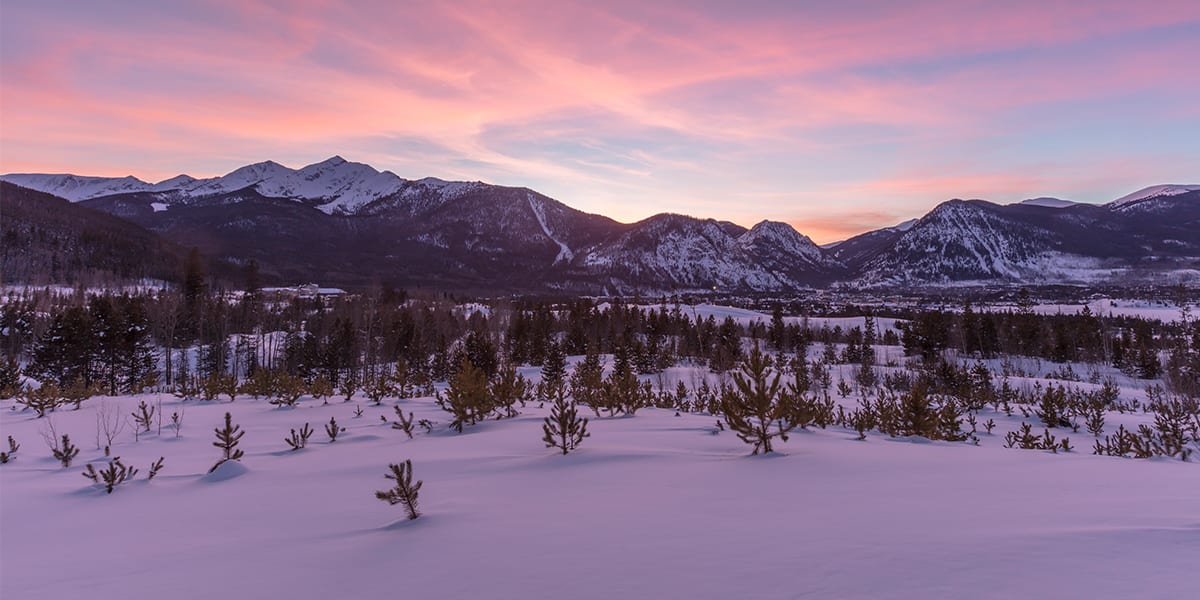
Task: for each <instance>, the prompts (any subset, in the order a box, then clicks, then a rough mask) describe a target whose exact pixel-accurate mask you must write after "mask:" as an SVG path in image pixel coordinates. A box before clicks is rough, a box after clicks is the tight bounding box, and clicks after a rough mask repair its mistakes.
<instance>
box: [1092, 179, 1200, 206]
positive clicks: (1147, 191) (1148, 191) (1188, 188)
mask: <svg viewBox="0 0 1200 600" xmlns="http://www.w3.org/2000/svg"><path fill="white" fill-rule="evenodd" d="M1195 191H1200V185H1197V184H1192V185H1178V184H1167V185H1152V186H1150V187H1147V188H1143V189H1140V190H1138V191H1136V192H1133V193H1132V194H1128V195H1125V196H1121V197H1120V198H1117V199H1116V200H1113V201H1112V202H1109V203H1108V204H1106V205H1105V206H1107V207H1108V208H1111V209H1113V210H1118V211H1122V212H1126V211H1129V210H1134V209H1135V207H1142V208H1144V207H1145V205H1148V204H1151V203H1152V202H1153V201H1155V200H1161V199H1164V198H1169V197H1171V196H1178V195H1180V194H1186V193H1188V192H1195Z"/></svg>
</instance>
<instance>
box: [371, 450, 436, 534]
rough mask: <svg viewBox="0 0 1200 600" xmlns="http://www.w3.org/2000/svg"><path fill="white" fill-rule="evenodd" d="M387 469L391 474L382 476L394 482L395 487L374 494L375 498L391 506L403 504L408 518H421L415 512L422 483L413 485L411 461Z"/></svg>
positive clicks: (389, 466)
mask: <svg viewBox="0 0 1200 600" xmlns="http://www.w3.org/2000/svg"><path fill="white" fill-rule="evenodd" d="M388 468H390V469H391V470H392V472H391V473H388V474H386V475H384V477H386V478H387V479H391V480H392V481H395V482H396V486H395V487H393V488H392V489H390V490H379V491H377V492H375V497H376V498H378V499H380V500H383V501H384V502H387V503H388V504H391V505H393V506H395V505H397V504H404V510H405V511H406V512H407V513H408V518H409V519H410V520H411V519H415V518H417V517H419V516H421V513H420V512H419V511H417V495H418V493H419V492H420V491H421V485H422V484H423V483H424V482H423V481H419V480H418V481H417V482H416V483H415V484H414V483H413V481H412V475H413V468H412V461H411V460H405V461H404V462H403V463H402V464H398V465H397V464H391V465H388Z"/></svg>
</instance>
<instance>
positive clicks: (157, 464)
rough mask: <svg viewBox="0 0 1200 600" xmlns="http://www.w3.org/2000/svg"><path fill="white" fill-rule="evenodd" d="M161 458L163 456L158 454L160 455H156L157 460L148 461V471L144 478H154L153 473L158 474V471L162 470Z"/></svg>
mask: <svg viewBox="0 0 1200 600" xmlns="http://www.w3.org/2000/svg"><path fill="white" fill-rule="evenodd" d="M163 458H165V457H162V456H160V457H158V460H156V461H154V462H152V463H150V473H148V474H147V475H146V480H147V481H149V480H151V479H154V476H155V475H158V472H159V471H161V470H162V468H163Z"/></svg>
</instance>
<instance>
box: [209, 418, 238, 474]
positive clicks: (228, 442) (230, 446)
mask: <svg viewBox="0 0 1200 600" xmlns="http://www.w3.org/2000/svg"><path fill="white" fill-rule="evenodd" d="M213 431H214V432H216V434H217V441H215V442H213V445H214V446H216V447H218V448H220V449H221V451H222V452H224V455H223V456H222V457H221V460H219V461H217V464H215V465H213V466H212V468H211V469H209V470H208V472H209V473H212V472H213V471H216V470H217V467H219V466H221V465H223V464H225V463H226V462H227V461H231V460H239V461H240V460H241V459H242V457H243V456H245V454H246V453H245V452H242V450H241V449H240V448H238V447H237V445H238V442H240V441H241V440H242V436H243V435H246V432H245V431H242V427H241V426H240V425H234V424H233V415H231V414H230V413H225V427H223V428H221V427H218V428H216V429H213Z"/></svg>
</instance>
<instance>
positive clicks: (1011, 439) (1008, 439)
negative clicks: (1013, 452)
mask: <svg viewBox="0 0 1200 600" xmlns="http://www.w3.org/2000/svg"><path fill="white" fill-rule="evenodd" d="M1031 429H1032V426H1031V425H1030V424H1029V423H1021V429H1020V430H1019V431H1010V432H1008V435H1006V436H1004V447H1005V448H1021V449H1023V450H1049V451H1051V452H1054V453H1055V454H1057V453H1058V451H1059V450H1062V451H1063V452H1070V451H1071V450H1072V448H1071V440H1070V439H1069V438H1065V437H1064V438H1062V439H1061V440H1059V439H1056V438H1055V437H1054V436H1053V435H1052V434H1051V433H1050V430H1049V429H1046V430H1044V433H1043V434H1042V435H1041V436H1036V435H1033V432H1032V431H1031Z"/></svg>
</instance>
